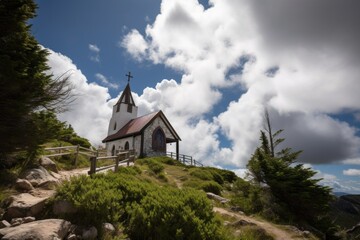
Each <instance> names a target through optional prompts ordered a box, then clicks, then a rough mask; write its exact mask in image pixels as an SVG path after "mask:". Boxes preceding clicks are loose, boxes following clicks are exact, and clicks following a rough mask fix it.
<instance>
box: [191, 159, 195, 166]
mask: <svg viewBox="0 0 360 240" xmlns="http://www.w3.org/2000/svg"><path fill="white" fill-rule="evenodd" d="M190 161H191V166H192V165H193V158H192V157H191V158H190ZM194 165H195V163H194Z"/></svg>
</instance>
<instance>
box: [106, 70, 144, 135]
mask: <svg viewBox="0 0 360 240" xmlns="http://www.w3.org/2000/svg"><path fill="white" fill-rule="evenodd" d="M125 76H127V77H128V83H127V85H126V87H125V89H124V90H123V92H122V94H121V96H120V98H119V100H118V101H117V103H116V104H115V105H114V107H113V113H112V117H111V119H110V123H109V129H108V135H111V134H114V133H116V132H117V131H119V130H120V129H121V128H122V127H123V126H125V124H126V123H128V122H129V121H130V120H131V119H134V118H136V117H137V112H138V107H137V106H136V104H135V101H134V99H133V97H132V94H131V89H130V78H132V77H133V76H131V73H130V72H129V73H128V74H127V75H125Z"/></svg>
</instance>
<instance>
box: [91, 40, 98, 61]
mask: <svg viewBox="0 0 360 240" xmlns="http://www.w3.org/2000/svg"><path fill="white" fill-rule="evenodd" d="M89 50H90V51H91V52H93V53H94V55H92V56H90V60H91V61H93V62H100V48H99V47H98V46H97V45H96V44H89Z"/></svg>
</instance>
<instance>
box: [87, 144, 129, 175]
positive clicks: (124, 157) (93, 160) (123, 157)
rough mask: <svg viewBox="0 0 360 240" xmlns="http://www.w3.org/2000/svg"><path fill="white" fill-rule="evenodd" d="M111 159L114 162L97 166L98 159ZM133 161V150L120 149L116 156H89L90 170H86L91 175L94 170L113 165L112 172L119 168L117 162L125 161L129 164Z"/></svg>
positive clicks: (101, 169) (104, 168) (97, 170)
mask: <svg viewBox="0 0 360 240" xmlns="http://www.w3.org/2000/svg"><path fill="white" fill-rule="evenodd" d="M109 159H112V160H114V161H115V164H113V165H109V166H104V167H99V168H97V167H96V166H97V162H98V161H99V160H100V161H101V160H109ZM134 161H135V150H129V151H122V152H119V153H118V154H117V155H116V156H104V157H90V171H89V172H88V174H89V175H92V174H94V173H96V172H99V171H103V170H106V169H109V168H112V167H114V172H117V170H118V168H119V164H122V163H126V165H127V166H129V165H130V163H131V162H133V163H134Z"/></svg>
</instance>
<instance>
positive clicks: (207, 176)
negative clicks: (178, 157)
mask: <svg viewBox="0 0 360 240" xmlns="http://www.w3.org/2000/svg"><path fill="white" fill-rule="evenodd" d="M190 175H191V176H193V177H197V178H199V179H201V180H213V175H212V174H211V173H210V172H209V171H206V170H203V169H201V168H194V169H193V170H192V171H191V173H190Z"/></svg>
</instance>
